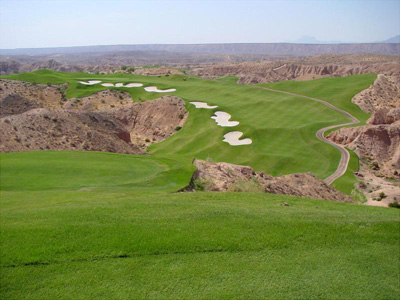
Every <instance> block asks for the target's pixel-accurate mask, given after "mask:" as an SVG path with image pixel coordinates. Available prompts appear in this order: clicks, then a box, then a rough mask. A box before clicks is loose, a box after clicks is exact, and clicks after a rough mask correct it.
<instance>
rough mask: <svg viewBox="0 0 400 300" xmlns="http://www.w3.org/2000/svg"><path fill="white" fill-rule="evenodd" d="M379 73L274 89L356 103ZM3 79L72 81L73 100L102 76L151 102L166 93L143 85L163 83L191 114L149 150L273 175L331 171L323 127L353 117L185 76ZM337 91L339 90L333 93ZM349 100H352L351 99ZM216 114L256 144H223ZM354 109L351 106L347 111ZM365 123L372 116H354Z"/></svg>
mask: <svg viewBox="0 0 400 300" xmlns="http://www.w3.org/2000/svg"><path fill="white" fill-rule="evenodd" d="M375 77H376V75H375V74H365V75H354V76H349V77H346V78H325V79H323V80H322V81H321V80H313V81H309V82H307V88H303V89H302V90H300V91H299V90H297V89H298V87H297V83H293V82H291V81H287V82H282V83H279V84H280V85H279V86H276V85H274V86H273V88H280V89H284V88H285V87H286V86H288V88H292V87H293V89H294V91H296V92H298V93H300V92H304V93H305V94H308V93H310V91H315V90H316V91H318V92H317V94H316V95H314V94H312V95H311V96H318V97H321V99H323V100H326V101H328V102H330V103H332V104H334V105H336V106H338V107H339V108H342V109H349V107H350V108H351V109H352V110H351V112H352V113H354V111H355V108H353V107H352V106H354V105H353V104H351V102H350V101H351V98H352V97H353V96H354V95H355V94H357V93H358V92H360V91H361V90H363V89H365V88H367V87H368V86H369V85H370V84H372V82H373V81H374V79H375ZM2 78H9V79H18V80H25V81H30V82H36V83H51V84H61V83H68V84H69V87H68V89H67V92H66V93H67V97H83V96H88V95H90V94H92V93H94V92H97V91H100V90H104V89H106V87H103V86H101V85H100V84H97V85H90V86H87V85H83V84H80V83H79V82H78V81H89V80H101V81H102V82H110V83H124V84H128V83H130V82H135V83H143V84H144V85H143V87H138V88H124V87H121V88H115V87H113V89H118V90H121V91H126V92H128V93H130V94H131V95H132V99H133V101H145V100H150V99H155V98H158V97H160V95H159V94H157V93H148V92H146V91H145V90H144V89H145V88H146V87H149V86H157V87H158V88H159V89H171V88H173V89H176V91H175V92H172V93H168V94H172V95H176V96H180V97H182V98H183V99H184V100H185V101H186V103H187V105H186V106H187V109H188V110H189V112H190V115H189V118H188V120H187V121H186V124H185V126H184V127H183V129H182V130H180V131H179V132H177V133H176V134H174V135H173V136H172V137H170V138H168V139H167V140H165V141H163V142H161V143H157V144H153V145H152V146H151V147H150V148H149V150H148V151H149V152H150V153H152V154H154V155H156V156H157V157H166V158H169V159H172V160H179V161H180V162H182V163H185V164H190V163H191V161H192V159H193V158H199V159H208V160H211V161H225V162H230V163H235V164H241V165H249V166H251V167H253V168H255V170H256V171H264V172H266V173H269V174H272V175H283V174H289V173H296V172H312V173H314V174H315V175H316V176H317V177H319V178H321V179H323V178H326V177H328V176H329V175H330V174H332V173H333V172H334V171H335V170H336V168H337V165H338V162H339V160H340V153H339V151H338V150H337V149H335V148H333V147H331V146H329V145H327V144H325V143H323V142H321V141H319V140H318V139H317V138H316V137H315V133H316V132H317V130H318V129H320V128H322V127H326V126H329V125H334V124H340V123H344V122H346V121H348V120H347V119H346V117H345V116H343V115H341V114H340V113H339V112H337V111H334V110H332V109H330V108H328V107H326V106H324V105H322V104H320V103H314V102H313V101H310V100H307V99H304V98H301V97H295V96H291V95H284V94H280V93H276V92H271V91H267V90H263V89H261V88H259V87H257V86H245V85H238V84H235V83H234V81H233V80H231V78H226V79H229V80H216V81H213V80H206V79H199V78H193V77H188V76H185V75H170V76H159V77H154V76H151V77H149V76H137V75H129V74H112V75H93V74H90V75H89V74H85V73H62V72H55V71H47V70H42V71H36V72H33V73H25V74H18V75H10V76H3V77H2ZM332 93H333V94H332ZM189 102H206V103H208V104H209V105H214V106H215V105H217V106H218V108H215V109H210V110H205V109H196V108H195V107H194V106H193V105H192V104H189ZM349 103H350V104H349ZM215 111H226V112H229V114H230V115H231V116H232V120H238V121H240V124H239V125H238V126H236V127H235V128H234V130H235V131H240V132H243V133H244V134H243V136H242V137H241V139H245V138H250V139H251V140H252V144H251V145H242V146H231V145H229V144H228V143H225V142H223V139H224V135H225V134H227V133H229V132H231V131H233V130H232V129H231V128H226V127H220V126H217V125H216V123H215V122H214V120H213V119H211V116H212V115H213V114H214V112H215ZM349 111H350V110H349ZM354 115H355V116H358V117H360V116H361V117H362V118H361V117H360V118H361V120H363V121H365V119H366V116H364V115H362V114H361V113H357V114H356V113H355V114H354Z"/></svg>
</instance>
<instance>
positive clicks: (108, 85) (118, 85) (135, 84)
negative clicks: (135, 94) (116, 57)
mask: <svg viewBox="0 0 400 300" xmlns="http://www.w3.org/2000/svg"><path fill="white" fill-rule="evenodd" d="M101 85H102V86H106V87H111V86H114V87H127V88H133V87H141V86H143V84H142V83H128V84H126V85H124V84H123V83H121V82H118V83H116V84H115V85H114V84H113V83H102V84H101Z"/></svg>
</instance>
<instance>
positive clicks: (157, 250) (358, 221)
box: [0, 151, 400, 300]
mask: <svg viewBox="0 0 400 300" xmlns="http://www.w3.org/2000/svg"><path fill="white" fill-rule="evenodd" d="M0 159H1V161H0V162H1V170H2V171H1V174H0V176H1V177H0V182H1V202H0V203H1V206H0V208H1V224H0V225H1V226H0V233H1V234H0V249H1V260H0V263H1V271H0V272H1V273H0V297H1V298H2V299H41V300H45V299H397V298H398V296H399V292H400V291H399V284H398V283H399V281H398V280H399V279H398V269H399V259H400V256H399V251H398V249H399V246H400V239H399V212H398V211H397V210H395V209H384V208H376V207H365V206H360V205H351V204H345V203H334V202H328V201H322V200H312V199H305V198H297V197H290V196H282V195H272V194H271V195H270V194H261V193H260V194H256V193H205V192H204V193H203V192H197V193H171V191H173V190H176V189H178V188H179V187H181V186H182V185H184V183H185V180H186V178H187V173H190V172H191V171H192V170H189V169H186V168H185V165H182V164H181V163H179V162H176V161H172V160H167V159H163V158H157V157H151V156H132V155H122V154H109V153H96V152H64V151H60V152H28V153H12V154H1V155H0ZM25 176H26V178H24V177H25ZM283 201H285V202H288V203H289V205H290V206H288V207H287V206H282V205H281V203H282V202H283Z"/></svg>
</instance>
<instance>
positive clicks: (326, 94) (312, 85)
mask: <svg viewBox="0 0 400 300" xmlns="http://www.w3.org/2000/svg"><path fill="white" fill-rule="evenodd" d="M376 77H377V75H376V74H375V73H370V74H363V75H355V76H347V77H335V78H330V77H329V78H321V79H316V80H309V81H293V80H290V81H281V82H274V83H267V84H260V86H265V87H269V88H272V89H276V90H281V91H287V92H292V93H296V94H301V95H305V96H309V97H314V98H318V99H322V100H325V101H327V102H329V103H331V104H333V105H335V106H336V107H339V108H341V109H343V110H345V111H347V112H349V113H350V114H352V115H353V116H354V117H356V118H357V119H359V120H360V121H361V124H365V122H366V121H367V119H368V118H369V117H370V115H369V114H367V113H365V112H363V111H362V110H361V109H360V107H359V106H358V105H356V104H354V103H352V102H351V99H352V98H353V97H354V96H355V95H356V94H358V93H359V92H360V91H361V90H364V89H366V88H368V87H369V86H370V85H371V84H372V83H373V82H374V81H375V79H376Z"/></svg>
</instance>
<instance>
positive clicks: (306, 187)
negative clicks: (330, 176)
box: [187, 159, 353, 202]
mask: <svg viewBox="0 0 400 300" xmlns="http://www.w3.org/2000/svg"><path fill="white" fill-rule="evenodd" d="M193 164H194V165H195V166H196V167H197V171H196V172H195V173H194V175H193V177H192V180H191V184H190V185H189V187H188V188H187V190H196V189H197V190H199V189H200V190H207V191H219V192H223V191H231V192H236V191H237V192H251V191H253V192H256V191H258V192H265V193H273V194H284V195H294V196H300V197H309V198H316V199H323V200H330V201H340V202H353V200H352V199H351V198H350V197H348V196H346V195H344V194H342V193H340V192H338V191H336V190H335V189H334V188H332V187H330V186H328V185H327V184H326V183H324V182H323V181H322V180H320V179H318V178H316V177H315V176H314V175H312V174H311V173H303V174H289V175H284V176H279V177H273V176H270V175H266V174H264V173H263V172H258V173H256V172H254V170H253V169H252V168H251V167H247V166H240V165H234V164H230V163H224V162H220V163H210V162H206V161H203V160H197V159H196V160H194V162H193Z"/></svg>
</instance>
